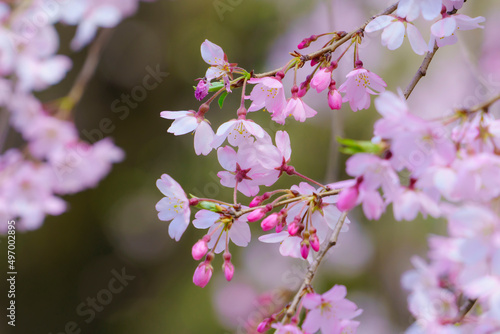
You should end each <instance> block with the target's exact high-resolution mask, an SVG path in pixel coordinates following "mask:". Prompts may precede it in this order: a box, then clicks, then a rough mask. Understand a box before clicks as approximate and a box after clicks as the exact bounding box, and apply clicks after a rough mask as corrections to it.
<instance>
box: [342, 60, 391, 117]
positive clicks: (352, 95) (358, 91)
mask: <svg viewBox="0 0 500 334" xmlns="http://www.w3.org/2000/svg"><path fill="white" fill-rule="evenodd" d="M346 77H347V80H346V81H345V82H344V83H343V84H342V85H341V86H340V87H339V92H341V93H344V94H345V95H344V98H343V101H344V102H347V101H349V105H350V106H351V109H352V111H358V110H361V109H368V108H369V107H370V94H372V95H373V94H375V95H376V94H378V93H377V92H383V91H384V90H385V87H386V86H387V84H386V83H385V82H384V80H382V78H380V77H379V76H378V75H376V74H375V73H373V72H370V71H368V70H366V69H364V68H363V67H358V68H356V69H354V70H352V71H351V72H349V73H348V74H347V76H346Z"/></svg>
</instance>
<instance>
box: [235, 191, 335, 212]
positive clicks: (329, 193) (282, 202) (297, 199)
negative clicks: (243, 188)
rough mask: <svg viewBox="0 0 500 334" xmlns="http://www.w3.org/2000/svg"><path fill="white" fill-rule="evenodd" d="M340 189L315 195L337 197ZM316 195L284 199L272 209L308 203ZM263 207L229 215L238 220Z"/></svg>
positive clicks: (263, 206)
mask: <svg viewBox="0 0 500 334" xmlns="http://www.w3.org/2000/svg"><path fill="white" fill-rule="evenodd" d="M342 189H343V188H341V189H333V190H328V191H324V192H321V193H317V194H316V195H317V196H318V197H321V198H323V197H327V196H333V195H337V194H338V193H340V192H341V191H342ZM316 195H310V196H300V197H294V198H289V199H285V200H283V201H280V202H277V203H275V204H274V205H273V208H276V207H278V206H282V205H285V204H290V203H294V202H298V201H305V200H309V201H310V200H311V199H312V198H313V197H314V196H316ZM265 207H267V205H259V206H254V207H253V208H247V209H243V210H238V211H235V212H233V213H231V214H232V215H233V216H234V217H235V218H238V217H241V216H243V215H244V214H247V213H250V212H252V211H255V210H258V209H263V208H265Z"/></svg>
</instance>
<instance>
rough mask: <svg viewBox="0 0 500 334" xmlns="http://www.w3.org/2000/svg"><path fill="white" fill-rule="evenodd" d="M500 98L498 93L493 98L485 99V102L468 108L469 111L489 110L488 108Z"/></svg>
mask: <svg viewBox="0 0 500 334" xmlns="http://www.w3.org/2000/svg"><path fill="white" fill-rule="evenodd" d="M498 100H500V94H498V95H495V96H493V97H492V98H491V99H489V100H487V101H485V102H482V103H480V104H478V105H476V106H474V107H472V108H470V109H467V110H466V111H467V113H475V112H478V111H480V110H484V111H487V110H488V108H489V107H490V106H491V105H492V104H493V103H495V102H497V101H498Z"/></svg>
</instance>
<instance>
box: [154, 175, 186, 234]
mask: <svg viewBox="0 0 500 334" xmlns="http://www.w3.org/2000/svg"><path fill="white" fill-rule="evenodd" d="M156 186H157V187H158V189H159V190H160V191H161V192H162V193H163V195H165V197H163V198H162V199H161V200H160V201H159V202H158V203H156V210H157V211H158V218H159V219H160V220H163V221H170V220H171V221H172V222H171V223H170V225H169V226H168V234H169V235H170V237H171V238H172V239H175V241H179V240H180V238H181V236H182V234H183V233H184V231H185V230H186V228H187V227H188V225H189V221H190V216H191V209H190V207H189V200H188V199H187V197H186V194H185V193H184V190H183V189H182V188H181V186H180V185H179V183H177V181H175V180H174V179H173V178H172V177H171V176H170V175H168V174H163V175H162V176H161V178H160V179H158V180H157V181H156Z"/></svg>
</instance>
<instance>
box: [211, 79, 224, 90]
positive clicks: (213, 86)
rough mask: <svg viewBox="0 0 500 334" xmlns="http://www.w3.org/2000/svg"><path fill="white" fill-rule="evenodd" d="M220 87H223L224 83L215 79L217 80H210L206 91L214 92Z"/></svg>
mask: <svg viewBox="0 0 500 334" xmlns="http://www.w3.org/2000/svg"><path fill="white" fill-rule="evenodd" d="M222 87H224V83H223V82H220V81H217V82H211V83H210V87H209V88H208V91H209V92H210V93H211V92H216V91H218V90H220V89H221V88H222Z"/></svg>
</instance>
